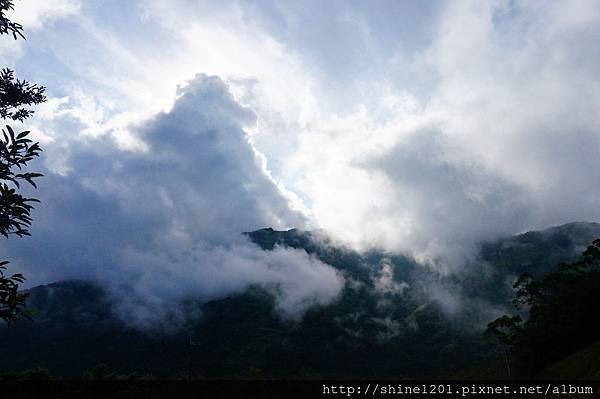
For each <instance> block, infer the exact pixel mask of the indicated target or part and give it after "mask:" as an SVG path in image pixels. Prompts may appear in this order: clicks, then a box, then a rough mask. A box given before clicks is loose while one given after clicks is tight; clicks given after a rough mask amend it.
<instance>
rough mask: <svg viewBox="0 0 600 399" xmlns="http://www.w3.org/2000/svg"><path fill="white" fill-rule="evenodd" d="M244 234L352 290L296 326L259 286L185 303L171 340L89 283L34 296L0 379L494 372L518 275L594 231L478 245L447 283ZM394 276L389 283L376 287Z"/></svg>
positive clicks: (319, 244) (317, 242)
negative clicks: (38, 370)
mask: <svg viewBox="0 0 600 399" xmlns="http://www.w3.org/2000/svg"><path fill="white" fill-rule="evenodd" d="M244 234H247V235H248V236H249V237H250V239H251V240H252V241H254V242H255V243H256V244H257V245H259V246H260V247H261V248H263V249H264V250H271V249H273V248H274V247H275V246H276V245H280V246H288V247H293V248H299V249H304V250H306V251H307V252H308V253H311V254H314V255H315V256H317V257H318V258H319V259H321V260H322V261H323V262H325V263H328V264H330V265H331V266H333V267H335V268H337V269H339V270H341V271H342V272H343V273H344V275H345V277H346V280H347V281H352V283H351V284H347V286H346V287H345V288H344V290H343V291H342V293H341V295H340V298H339V299H338V300H336V301H334V302H333V303H331V304H329V305H327V306H318V307H313V308H311V309H310V310H309V311H308V312H307V313H306V314H305V315H304V316H303V317H302V319H301V320H299V321H293V320H287V319H285V318H282V317H281V316H280V315H279V314H278V313H277V312H276V311H275V310H274V300H273V298H272V296H271V295H270V294H269V293H268V292H266V291H265V290H263V289H261V288H260V287H251V288H250V289H248V290H246V291H245V292H243V293H240V294H237V295H234V296H230V297H228V298H225V299H221V300H215V301H210V302H207V303H200V302H198V301H194V300H193V298H192V299H190V301H188V303H186V304H182V305H181V306H182V307H184V308H187V309H189V314H190V315H191V314H195V315H199V316H194V317H191V316H190V318H189V320H187V321H186V322H185V323H183V324H181V325H179V326H178V328H177V329H172V330H170V331H168V332H165V331H161V330H158V329H152V330H144V331H142V330H138V329H135V328H133V327H130V326H128V324H127V323H125V322H123V321H122V318H119V317H117V316H116V315H115V313H116V312H115V310H114V309H113V306H112V304H111V301H110V300H109V298H108V296H107V294H106V292H105V291H104V290H103V289H102V288H101V287H99V286H97V285H95V284H94V283H92V282H86V281H62V282H57V283H54V284H49V285H45V286H39V287H35V288H32V289H31V290H29V293H30V298H29V306H30V308H31V309H32V311H33V313H34V321H33V322H26V321H25V322H20V323H16V324H14V325H12V326H10V328H7V327H4V328H3V329H2V331H0V350H1V352H2V354H3V356H2V357H0V370H1V371H0V372H4V373H7V372H9V371H19V370H25V369H29V368H32V367H38V366H39V367H44V368H47V369H48V370H50V372H51V373H53V374H54V375H57V376H61V377H71V378H73V377H75V378H79V377H81V376H82V375H83V374H84V373H85V371H86V370H89V369H91V368H93V367H94V366H96V365H98V364H101V363H104V364H108V365H110V366H111V367H112V368H113V369H115V370H117V371H119V372H123V373H130V372H137V373H139V374H145V373H151V374H152V375H154V376H156V377H159V378H165V377H169V378H178V377H182V378H187V377H203V378H317V377H320V378H342V377H365V378H366V377H373V378H385V377H393V378H403V377H406V378H410V377H436V376H447V375H451V374H452V373H455V372H457V371H459V370H463V369H466V368H473V367H475V368H477V367H480V366H481V365H489V364H494V362H499V361H501V360H502V358H501V353H500V352H498V350H497V349H498V348H497V347H496V346H495V344H494V343H493V342H491V341H490V340H488V339H485V338H484V337H483V336H482V331H483V330H484V329H485V326H486V323H487V322H489V321H491V320H493V319H494V318H495V317H497V316H498V315H499V314H500V313H502V312H503V311H504V310H505V309H507V308H509V307H510V306H511V305H510V303H511V300H512V299H513V297H514V292H513V291H512V288H511V282H512V281H514V279H516V277H517V276H518V275H519V274H520V273H522V272H524V271H528V272H530V273H532V274H542V273H544V272H546V271H548V270H551V269H552V268H553V267H554V266H555V265H556V263H557V262H559V261H563V262H566V261H571V260H573V259H575V258H576V257H577V255H578V254H579V253H580V252H581V249H582V248H585V247H586V246H587V245H588V244H589V243H590V242H591V241H592V240H593V239H594V238H597V237H600V224H596V223H570V224H566V225H562V226H558V227H554V228H551V229H548V230H544V231H539V232H528V233H525V234H521V235H517V236H513V237H506V238H503V239H500V240H497V241H495V242H488V243H483V244H481V246H480V251H479V256H478V257H476V259H475V260H470V261H469V262H466V263H465V267H464V268H462V269H461V271H460V272H457V273H455V274H451V275H447V276H444V275H441V274H439V273H438V272H437V271H436V270H435V269H433V268H430V267H426V266H421V265H418V264H417V263H416V262H415V261H414V260H412V259H411V258H410V257H409V256H399V255H394V256H392V255H389V254H386V253H384V252H382V251H376V250H372V251H370V252H368V253H365V254H359V253H357V252H355V251H352V250H350V249H347V248H340V247H336V246H334V245H332V244H331V243H330V242H328V241H327V240H325V239H323V238H322V237H321V235H319V234H316V233H310V232H302V231H298V230H289V231H275V230H273V229H270V228H268V229H261V230H257V231H253V232H249V233H244ZM390 270H391V271H392V272H393V279H392V281H384V280H382V279H383V278H384V277H385V276H386V274H385V273H386V272H389V271H390ZM388 276H389V273H388ZM386 284H387V285H386ZM444 296H451V297H453V298H459V301H458V303H459V305H457V306H459V308H458V310H457V311H454V312H450V311H448V309H447V308H446V304H445V303H444ZM198 309H200V310H201V312H198V311H197V310H198ZM192 310H194V312H192ZM184 311H185V309H184ZM557 367H558V366H557Z"/></svg>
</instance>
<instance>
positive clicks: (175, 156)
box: [3, 75, 342, 323]
mask: <svg viewBox="0 0 600 399" xmlns="http://www.w3.org/2000/svg"><path fill="white" fill-rule="evenodd" d="M254 123H255V116H254V114H253V113H252V112H251V111H250V110H249V109H247V108H244V107H242V106H240V105H239V104H238V103H237V102H236V101H235V100H234V99H233V97H232V96H231V94H230V93H229V91H228V87H227V86H226V84H225V83H224V82H223V81H222V80H220V79H219V78H217V77H208V76H205V75H197V76H196V77H195V78H194V79H193V80H192V81H191V82H189V84H188V85H187V86H185V87H183V88H180V89H179V93H178V98H177V100H176V101H175V104H174V106H173V108H172V109H171V110H170V111H169V112H166V113H160V114H158V115H156V116H154V117H153V118H152V119H151V120H149V121H146V122H145V123H143V124H142V125H141V126H139V127H138V129H137V131H138V132H139V140H140V142H139V143H138V144H139V145H138V147H140V148H143V150H139V151H121V150H118V149H117V148H116V146H115V145H114V144H113V142H112V141H111V140H110V139H108V138H107V137H108V136H102V137H101V138H96V139H89V140H83V141H79V142H77V144H75V143H71V145H70V146H69V147H68V148H67V149H66V150H65V152H66V154H67V158H68V160H67V161H66V162H67V164H68V167H67V168H66V169H65V168H63V169H64V170H68V172H63V175H60V174H57V173H53V172H52V171H50V170H49V171H46V175H47V176H46V178H45V181H44V184H43V188H42V189H41V190H40V192H39V193H36V194H39V196H40V199H41V200H42V203H43V206H40V207H39V208H40V209H39V210H38V211H36V225H35V229H34V231H33V237H31V238H29V239H27V240H15V241H14V242H12V243H11V245H10V246H8V247H7V248H6V249H7V251H8V252H9V253H5V254H3V255H5V256H6V257H7V258H9V259H13V260H14V261H15V263H18V265H19V268H20V269H22V270H24V271H25V272H26V273H27V274H28V275H30V276H34V277H37V278H39V279H40V280H42V281H43V280H46V281H47V280H53V279H58V278H78V277H80V278H89V277H90V276H92V277H93V278H94V279H95V280H97V281H99V282H101V283H102V284H105V285H106V286H107V287H108V288H109V289H110V291H111V292H112V294H113V295H114V297H115V298H116V301H117V303H118V304H119V305H120V306H119V309H120V311H121V313H122V314H123V315H124V316H125V317H126V318H127V319H128V320H134V321H135V322H138V323H150V322H152V321H155V320H160V319H161V318H162V317H163V316H164V312H166V311H167V309H169V308H173V307H172V305H173V304H174V303H176V302H177V301H179V300H183V299H188V298H195V299H200V300H209V299H214V298H219V297H223V296H226V295H229V294H232V293H235V292H239V291H241V290H243V289H245V288H247V287H248V286H249V285H253V284H257V285H261V286H263V287H265V288H267V289H268V290H270V291H271V292H272V293H273V294H274V296H275V298H276V300H277V302H276V306H277V307H278V308H279V309H280V310H281V311H283V312H284V313H286V314H288V315H291V316H295V315H298V314H301V313H302V312H303V311H304V310H305V309H306V308H307V307H308V306H311V305H312V304H315V303H324V302H327V301H329V300H331V299H332V298H334V297H335V296H336V295H337V293H338V292H339V290H340V289H341V286H342V278H341V276H339V275H338V274H337V273H336V272H335V271H334V270H333V269H332V268H330V267H329V266H327V265H325V264H323V263H321V262H320V261H318V260H316V259H314V258H312V257H310V256H308V255H307V254H306V253H304V252H301V251H295V250H287V249H276V250H274V251H271V252H263V251H261V250H260V249H259V248H258V247H257V246H255V245H254V244H251V243H250V242H248V241H247V239H246V238H245V237H244V236H243V235H241V232H243V231H247V230H252V229H256V228H259V227H264V226H273V227H279V228H284V227H287V226H303V225H304V219H303V216H302V215H301V214H300V213H298V212H297V211H294V210H292V209H291V207H290V201H289V199H288V198H287V197H286V195H285V194H284V193H282V191H280V189H279V188H278V187H277V185H276V184H275V183H274V181H273V180H272V178H271V177H270V176H269V174H268V172H267V170H266V167H265V164H264V161H263V158H261V157H260V154H258V153H257V152H256V151H255V150H254V149H253V147H252V145H251V143H250V142H249V141H248V138H247V134H246V132H245V130H244V127H245V126H252V125H253V124H254ZM48 147H49V151H50V152H53V148H54V147H53V145H52V144H49V145H48ZM44 274H46V275H44Z"/></svg>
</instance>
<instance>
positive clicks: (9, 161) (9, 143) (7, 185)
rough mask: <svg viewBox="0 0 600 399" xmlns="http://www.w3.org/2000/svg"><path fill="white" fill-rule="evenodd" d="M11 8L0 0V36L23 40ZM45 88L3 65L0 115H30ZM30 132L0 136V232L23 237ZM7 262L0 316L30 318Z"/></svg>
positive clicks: (0, 266)
mask: <svg viewBox="0 0 600 399" xmlns="http://www.w3.org/2000/svg"><path fill="white" fill-rule="evenodd" d="M13 7H14V5H13V1H11V0H0V35H3V34H12V36H13V38H14V39H15V40H16V39H17V38H19V37H20V38H23V39H25V36H23V33H22V30H23V27H22V26H21V25H20V24H18V23H15V22H12V21H10V20H9V19H8V18H7V17H6V15H5V13H6V11H8V10H11V9H12V8H13ZM44 91H45V88H44V87H43V86H38V85H35V84H31V83H29V82H27V81H25V80H19V79H16V78H15V76H14V71H12V70H10V69H8V68H4V69H2V70H1V71H0V118H2V119H4V120H6V119H10V120H13V121H19V122H23V121H24V120H25V119H27V118H29V117H31V116H32V115H33V112H34V111H33V110H32V109H30V108H29V107H30V106H32V105H36V104H40V103H42V102H44V101H46V96H45V95H44ZM28 136H29V131H22V132H20V133H18V134H17V133H15V131H14V130H13V129H12V128H11V127H10V126H8V125H7V126H6V128H5V129H2V137H0V234H2V235H3V236H4V237H6V238H8V237H9V236H10V235H13V234H14V235H17V236H18V237H23V236H27V235H29V226H30V225H31V222H32V219H31V215H30V212H31V210H32V209H33V206H32V205H31V203H32V202H39V201H38V200H37V199H35V198H26V197H24V196H22V195H21V194H20V193H19V192H18V190H19V189H20V188H21V182H23V181H25V182H27V183H29V184H30V185H32V186H33V187H36V184H35V182H34V179H35V178H37V177H40V176H42V175H41V174H40V173H34V172H27V171H25V167H26V166H27V163H28V162H29V161H31V160H32V159H34V158H35V157H37V156H39V153H40V151H42V150H41V148H40V146H39V143H33V142H32V140H30V139H29V138H28ZM8 263H9V262H8V261H2V262H0V319H2V320H4V321H5V322H7V323H9V324H10V323H11V322H14V321H16V320H18V319H20V318H23V317H29V312H28V311H27V309H26V306H25V300H26V299H27V296H28V294H27V293H22V292H19V285H20V284H22V283H23V282H24V281H25V277H24V276H23V275H22V274H20V273H17V274H13V275H9V274H7V268H6V265H7V264H8Z"/></svg>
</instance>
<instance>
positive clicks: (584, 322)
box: [485, 240, 600, 374]
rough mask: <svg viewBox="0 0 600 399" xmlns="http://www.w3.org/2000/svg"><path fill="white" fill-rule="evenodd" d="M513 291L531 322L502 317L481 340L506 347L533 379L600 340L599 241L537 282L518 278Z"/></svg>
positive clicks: (530, 278)
mask: <svg viewBox="0 0 600 399" xmlns="http://www.w3.org/2000/svg"><path fill="white" fill-rule="evenodd" d="M514 288H516V289H517V292H516V296H515V299H514V301H513V302H514V304H515V306H516V307H517V309H524V310H529V317H528V318H527V320H525V321H524V320H522V318H521V317H520V316H512V317H510V316H503V317H500V318H498V319H496V320H494V321H493V322H491V323H490V324H489V325H488V329H487V330H486V333H485V334H486V335H488V336H492V337H495V338H497V339H498V340H499V341H500V342H502V343H504V344H505V345H507V346H508V347H509V348H510V349H511V352H512V353H513V354H514V355H515V357H516V358H517V359H518V361H520V363H521V366H522V367H523V371H524V372H525V373H527V374H533V373H535V372H537V371H539V370H541V369H542V368H544V367H546V366H548V365H549V364H551V363H552V362H555V361H557V360H560V359H562V358H564V357H566V356H568V355H570V354H572V353H574V352H576V351H578V350H581V349H583V348H585V347H586V346H589V345H591V344H593V343H594V342H596V341H598V340H599V339H600V319H599V318H598V315H597V312H598V308H597V306H598V303H600V240H595V241H594V242H593V243H592V245H590V246H589V247H588V248H587V249H586V250H585V251H584V252H583V254H582V256H581V258H580V259H579V260H577V261H576V262H573V263H561V264H559V265H558V267H557V269H556V270H555V271H552V272H550V273H547V274H545V275H544V276H542V277H541V278H539V279H535V278H534V277H533V276H531V275H530V274H527V273H525V274H522V275H521V276H520V277H519V279H518V280H517V281H516V283H515V284H514Z"/></svg>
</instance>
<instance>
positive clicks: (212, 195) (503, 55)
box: [0, 0, 600, 322]
mask: <svg viewBox="0 0 600 399" xmlns="http://www.w3.org/2000/svg"><path fill="white" fill-rule="evenodd" d="M15 3H16V6H15V10H14V12H13V13H12V14H10V17H11V18H12V19H14V20H15V21H17V22H20V23H22V24H23V26H24V29H25V34H26V37H27V40H26V41H22V40H20V41H13V40H12V39H10V38H8V37H4V38H3V40H2V41H0V61H1V63H2V65H6V66H9V67H11V68H14V69H15V70H16V74H17V76H18V77H20V78H21V79H27V80H30V81H32V82H36V83H39V84H43V85H44V86H46V87H47V94H48V102H47V103H45V104H43V105H41V106H39V107H38V108H37V110H36V114H35V118H33V119H31V120H28V121H27V122H26V123H25V124H24V126H23V129H25V128H26V129H29V130H31V131H32V134H34V135H35V138H36V139H37V140H39V141H40V143H41V145H42V147H43V149H44V155H43V157H42V158H41V159H40V160H37V161H36V163H35V164H32V167H36V168H38V169H40V170H42V171H43V173H44V174H45V177H44V178H43V179H41V180H40V182H39V189H38V190H36V191H35V193H32V195H35V196H36V197H37V198H39V199H40V200H41V201H42V203H41V204H40V205H38V206H37V208H36V210H35V211H34V214H33V217H34V225H33V226H32V229H31V232H32V237H30V238H27V239H22V240H16V239H11V240H9V241H7V242H6V243H3V245H2V247H0V252H2V255H3V256H5V257H7V258H8V259H11V260H12V263H13V264H14V265H15V267H18V268H20V270H23V271H24V273H25V274H26V275H27V276H28V278H29V284H32V285H33V284H40V283H47V282H51V281H56V280H59V279H65V278H93V279H96V280H99V281H102V282H105V283H107V284H109V283H110V286H111V287H112V290H113V292H114V293H115V297H117V298H123V297H126V296H125V295H119V292H121V291H122V290H128V292H129V291H131V292H133V293H134V294H133V295H130V296H129V297H131V298H130V299H121V300H120V303H121V306H123V307H124V308H125V309H129V312H130V313H135V314H139V315H140V316H139V318H140V322H144V320H146V319H148V318H150V319H152V317H154V316H153V315H160V312H157V311H156V309H159V308H161V307H164V308H166V307H168V304H169V303H171V302H172V301H175V300H178V299H181V298H182V297H184V296H185V295H196V296H200V297H202V298H205V299H214V298H218V297H222V296H225V295H228V294H231V293H234V292H239V291H240V290H243V289H244V288H245V287H248V286H249V285H252V284H258V285H262V286H264V287H268V288H269V289H271V290H272V292H273V293H274V294H275V295H276V297H277V304H278V305H277V306H279V308H280V309H281V310H282V311H283V312H284V313H285V314H287V315H289V316H290V317H296V316H297V315H298V314H301V313H302V312H303V311H304V310H305V309H306V308H307V307H308V306H311V305H312V304H314V303H327V302H328V301H331V300H333V299H334V298H335V297H336V295H338V294H339V291H340V289H341V287H342V286H343V284H344V276H343V275H341V274H339V273H338V272H336V271H335V270H334V269H332V268H331V267H329V266H328V265H325V264H323V263H321V262H320V261H318V260H317V259H314V258H312V257H310V256H308V255H306V254H304V253H302V252H299V251H293V250H285V249H279V250H278V251H275V252H273V253H263V252H262V251H259V250H258V249H257V248H256V247H255V246H253V245H252V244H251V243H249V242H247V240H246V239H244V238H243V236H241V235H240V232H243V231H250V230H255V229H258V228H263V227H273V228H276V229H287V228H294V227H295V228H301V229H307V230H317V229H319V230H322V231H323V232H325V233H326V234H328V235H329V236H330V237H332V238H333V239H334V240H335V241H337V242H339V243H340V244H343V245H347V246H349V247H351V248H355V249H358V250H365V249H369V248H373V247H377V248H381V249H383V250H385V251H389V252H392V253H407V254H410V255H411V256H414V257H415V258H416V259H417V260H419V261H422V262H424V263H428V264H432V265H435V266H436V267H438V268H440V269H441V270H444V271H447V272H452V271H453V270H456V269H457V268H460V267H461V264H462V263H463V262H464V259H466V258H468V257H469V256H472V254H473V248H474V243H476V242H478V241H482V240H490V239H494V238H496V237H499V236H502V235H507V234H515V233H520V232H523V231H527V230H532V229H542V228H546V227H549V226H552V225H557V224H561V223H566V222H571V221H599V220H600V207H598V202H599V200H600V168H598V167H597V166H598V160H599V157H598V154H600V131H599V128H600V114H599V113H598V109H600V75H599V74H598V72H597V71H599V70H600V46H598V43H599V42H600V3H599V2H597V1H593V0H589V1H586V0H578V1H568V0H565V1H560V2H559V1H541V0H540V1H536V0H531V1H510V0H505V1H486V2H481V1H467V0H464V1H462V0H455V1H448V2H446V1H442V0H437V1H433V0H432V1H428V0H424V1H416V0H415V1H408V0H407V1H392V0H389V1H387V0H376V1H369V2H365V1H351V0H346V1H336V0H332V1H327V2H323V1H310V0H308V1H302V2H296V1H284V0H281V1H266V0H265V1H258V0H254V1H252V0H250V1H235V0H224V1H191V0H140V1H128V2H122V1H116V0H102V1H91V0H53V1H51V2H48V1H43V0H17V1H16V2H15ZM115 281H118V283H114V282H115ZM300 282H302V283H300ZM134 307H135V309H137V310H135V311H134V310H132V309H134ZM157 317H158V316H157Z"/></svg>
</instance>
